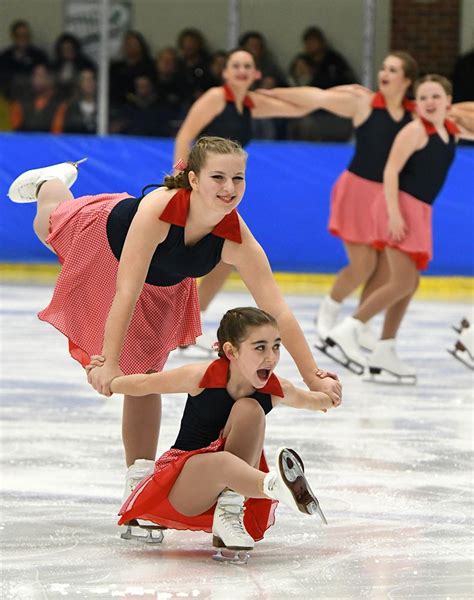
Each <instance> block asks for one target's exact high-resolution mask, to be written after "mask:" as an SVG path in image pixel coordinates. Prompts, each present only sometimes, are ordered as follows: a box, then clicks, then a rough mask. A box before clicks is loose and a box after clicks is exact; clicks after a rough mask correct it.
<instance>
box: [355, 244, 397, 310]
mask: <svg viewBox="0 0 474 600" xmlns="http://www.w3.org/2000/svg"><path fill="white" fill-rule="evenodd" d="M389 275H390V270H389V266H388V260H387V253H386V252H385V251H383V252H377V264H376V266H375V269H374V271H373V273H372V275H371V276H370V278H369V279H368V280H367V281H366V283H365V285H364V287H363V289H362V293H361V295H360V300H359V306H360V305H361V304H363V303H364V302H365V300H366V299H367V298H368V297H369V296H370V295H371V294H372V293H373V292H375V290H377V289H378V288H379V287H380V286H381V285H383V284H385V283H387V281H388V278H389Z"/></svg>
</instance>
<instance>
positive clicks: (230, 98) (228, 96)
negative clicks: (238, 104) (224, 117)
mask: <svg viewBox="0 0 474 600" xmlns="http://www.w3.org/2000/svg"><path fill="white" fill-rule="evenodd" d="M222 87H223V88H224V99H225V101H226V102H233V103H234V104H235V96H234V92H233V91H232V90H231V89H230V87H229V86H228V85H227V84H226V83H225V84H224V85H223V86H222ZM243 105H244V106H246V107H247V108H255V104H254V103H253V100H252V98H251V97H250V96H245V98H244V101H243Z"/></svg>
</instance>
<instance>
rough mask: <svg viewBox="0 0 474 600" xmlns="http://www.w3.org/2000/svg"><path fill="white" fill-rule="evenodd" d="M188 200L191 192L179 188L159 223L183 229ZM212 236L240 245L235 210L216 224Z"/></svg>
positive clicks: (186, 215) (240, 237) (238, 225)
mask: <svg viewBox="0 0 474 600" xmlns="http://www.w3.org/2000/svg"><path fill="white" fill-rule="evenodd" d="M190 198H191V190H187V189H185V188H180V189H179V190H178V191H177V192H176V194H175V195H174V196H173V197H172V198H171V199H170V201H169V202H168V204H167V205H166V207H165V209H164V211H163V212H162V213H161V216H160V221H165V223H171V224H172V225H178V226H179V227H184V226H185V225H186V220H187V218H188V213H189V202H190ZM212 234H213V235H217V236H218V237H221V238H225V239H226V240H230V241H231V242H237V243H238V244H241V243H242V235H241V233H240V223H239V215H238V214H237V211H236V210H235V208H234V210H233V211H232V212H230V213H229V214H228V215H226V216H225V217H224V218H223V219H222V221H219V223H217V225H216V226H215V227H214V229H213V230H212Z"/></svg>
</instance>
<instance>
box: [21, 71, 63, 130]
mask: <svg viewBox="0 0 474 600" xmlns="http://www.w3.org/2000/svg"><path fill="white" fill-rule="evenodd" d="M65 108H66V105H65V104H64V103H61V100H60V98H59V96H58V95H57V92H56V87H55V84H54V79H53V75H52V73H51V71H50V69H49V67H48V66H47V65H41V64H39V65H36V66H35V67H34V69H33V74H32V77H31V95H30V97H28V98H25V99H24V100H16V101H14V102H12V104H11V112H10V118H11V125H12V129H14V130H15V131H50V132H57V131H58V128H57V127H58V125H57V123H58V122H59V123H62V119H63V116H64V110H65Z"/></svg>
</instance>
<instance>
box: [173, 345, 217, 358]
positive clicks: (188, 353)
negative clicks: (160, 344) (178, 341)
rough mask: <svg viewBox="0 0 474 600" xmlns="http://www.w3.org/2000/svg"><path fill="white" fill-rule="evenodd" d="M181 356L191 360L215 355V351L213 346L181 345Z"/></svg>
mask: <svg viewBox="0 0 474 600" xmlns="http://www.w3.org/2000/svg"><path fill="white" fill-rule="evenodd" d="M179 356H180V358H186V359H190V360H195V359H206V358H212V357H213V356H215V352H214V350H213V349H212V348H204V347H203V346H198V345H195V346H179Z"/></svg>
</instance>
